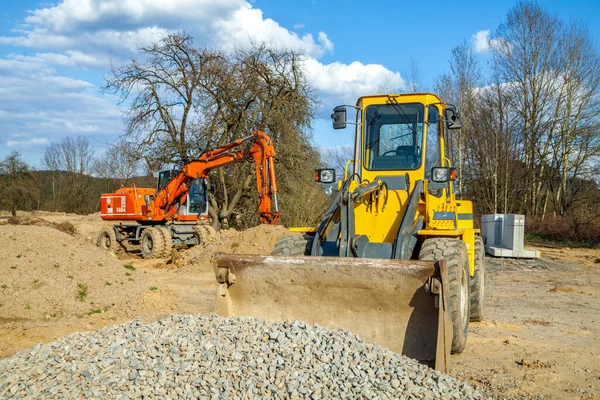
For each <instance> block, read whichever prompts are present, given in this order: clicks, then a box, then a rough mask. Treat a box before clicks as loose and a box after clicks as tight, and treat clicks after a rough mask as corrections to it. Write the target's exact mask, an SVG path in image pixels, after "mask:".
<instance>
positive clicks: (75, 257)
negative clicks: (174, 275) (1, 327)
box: [0, 219, 148, 321]
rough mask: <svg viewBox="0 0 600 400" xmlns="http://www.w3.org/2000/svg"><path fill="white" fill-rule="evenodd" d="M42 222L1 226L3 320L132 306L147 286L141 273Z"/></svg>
mask: <svg viewBox="0 0 600 400" xmlns="http://www.w3.org/2000/svg"><path fill="white" fill-rule="evenodd" d="M36 220H37V219H36ZM38 223H39V222H38V221H33V224H30V225H27V226H24V225H2V226H0V271H2V274H1V275H0V320H5V321H11V320H22V319H24V320H29V319H44V318H45V319H53V318H60V317H70V316H79V315H82V314H86V313H105V312H109V311H110V312H113V313H118V314H119V315H128V314H129V313H130V312H133V311H132V308H133V307H135V305H136V302H137V301H138V300H139V298H140V297H141V295H142V294H143V292H144V290H145V289H148V287H147V283H146V279H147V278H145V277H144V276H143V274H141V273H140V272H139V271H138V272H135V271H134V270H133V267H131V269H127V268H124V262H123V261H120V260H118V259H117V258H115V257H114V256H112V255H111V254H109V253H107V252H105V251H102V250H100V249H99V248H96V247H93V246H90V245H89V244H86V243H84V242H83V241H81V240H77V239H75V238H74V237H73V236H70V235H68V234H66V233H63V232H58V231H57V230H56V229H55V228H54V227H52V228H50V227H49V226H37V224H38ZM51 224H52V223H51ZM55 225H57V224H55ZM117 288H118V289H117Z"/></svg>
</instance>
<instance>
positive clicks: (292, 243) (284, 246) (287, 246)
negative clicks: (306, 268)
mask: <svg viewBox="0 0 600 400" xmlns="http://www.w3.org/2000/svg"><path fill="white" fill-rule="evenodd" d="M314 239H315V237H314V236H311V235H293V236H286V237H284V238H282V239H280V240H279V241H278V242H277V244H275V248H274V249H273V251H272V252H271V255H273V256H310V252H311V250H312V245H313V241H314Z"/></svg>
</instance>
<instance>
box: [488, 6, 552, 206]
mask: <svg viewBox="0 0 600 400" xmlns="http://www.w3.org/2000/svg"><path fill="white" fill-rule="evenodd" d="M562 27H563V26H562V23H561V22H560V20H559V19H558V17H557V16H556V15H553V14H550V13H549V12H547V11H546V10H544V9H543V8H542V7H541V6H539V5H538V4H537V3H531V2H524V1H521V2H519V3H517V5H516V6H515V7H513V8H512V9H511V10H510V11H509V12H508V14H507V18H506V21H505V22H504V23H503V24H502V25H500V27H499V28H498V30H497V31H496V33H495V34H494V37H493V39H494V43H495V45H494V46H492V54H493V70H494V71H495V73H497V74H498V76H499V78H500V79H501V80H502V81H503V82H505V83H507V84H509V88H510V89H511V91H512V93H511V95H510V97H509V98H510V100H511V107H512V109H513V110H514V111H515V112H516V113H517V115H518V118H519V120H520V122H519V127H520V128H521V133H520V137H521V138H522V148H523V160H524V163H525V167H526V171H527V174H526V176H525V177H524V180H525V183H526V185H527V186H528V187H529V190H528V191H527V192H526V193H525V195H524V196H523V207H522V209H526V210H530V211H531V212H532V214H534V215H536V214H538V213H539V212H540V210H541V201H540V200H541V197H540V192H541V189H542V183H543V178H542V177H543V175H544V173H545V172H546V171H545V169H546V160H547V157H548V155H549V153H550V150H551V149H550V144H551V142H552V140H553V138H554V133H555V129H554V125H555V124H556V118H553V116H554V115H555V110H556V108H555V107H553V105H555V104H556V103H555V101H554V99H555V90H556V86H555V82H556V81H557V80H558V79H559V78H560V69H561V65H560V46H559V45H560V40H561V37H560V35H561V30H562Z"/></svg>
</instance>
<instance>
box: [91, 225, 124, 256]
mask: <svg viewBox="0 0 600 400" xmlns="http://www.w3.org/2000/svg"><path fill="white" fill-rule="evenodd" d="M96 244H97V245H98V247H100V248H101V249H102V250H106V251H112V252H113V253H116V252H117V251H118V250H119V248H120V246H119V242H117V235H116V234H115V230H114V229H113V228H104V229H102V230H101V231H100V232H98V237H97V240H96Z"/></svg>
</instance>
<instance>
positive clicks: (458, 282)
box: [419, 238, 471, 354]
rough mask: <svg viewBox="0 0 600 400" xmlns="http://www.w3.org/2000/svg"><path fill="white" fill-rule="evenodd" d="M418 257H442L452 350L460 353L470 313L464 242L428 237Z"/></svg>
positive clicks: (467, 263)
mask: <svg viewBox="0 0 600 400" xmlns="http://www.w3.org/2000/svg"><path fill="white" fill-rule="evenodd" d="M419 259H420V260H431V261H440V260H446V265H447V267H448V280H449V282H448V287H449V288H450V295H449V296H448V299H449V303H450V315H451V318H452V353H453V354H458V353H461V352H462V351H463V350H464V349H465V346H466V344H467V334H468V332H469V314H470V309H469V307H470V297H471V296H470V285H469V261H468V257H467V247H466V246H465V243H464V242H463V241H461V240H458V239H450V238H432V239H427V240H425V241H424V242H423V245H422V246H421V251H420V253H419Z"/></svg>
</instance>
